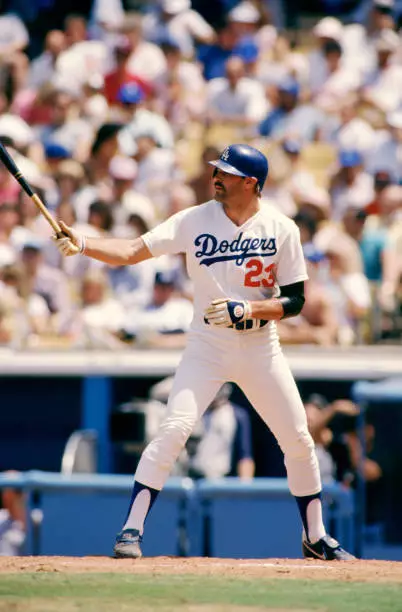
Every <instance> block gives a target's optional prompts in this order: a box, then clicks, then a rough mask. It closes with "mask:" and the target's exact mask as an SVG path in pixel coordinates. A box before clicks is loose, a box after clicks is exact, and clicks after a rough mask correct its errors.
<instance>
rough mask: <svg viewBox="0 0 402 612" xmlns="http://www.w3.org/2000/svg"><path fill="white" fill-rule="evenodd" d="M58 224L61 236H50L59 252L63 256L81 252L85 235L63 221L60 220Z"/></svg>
mask: <svg viewBox="0 0 402 612" xmlns="http://www.w3.org/2000/svg"><path fill="white" fill-rule="evenodd" d="M59 225H60V227H61V229H62V231H63V236H61V237H59V236H57V235H56V234H54V235H53V236H52V238H53V240H54V241H55V243H56V246H57V248H58V249H59V251H60V253H61V254H62V255H64V256H65V257H70V256H71V255H78V253H83V252H84V250H85V236H83V235H82V234H80V233H79V232H77V231H76V230H74V229H73V228H72V227H70V226H69V225H66V224H65V223H63V221H60V222H59Z"/></svg>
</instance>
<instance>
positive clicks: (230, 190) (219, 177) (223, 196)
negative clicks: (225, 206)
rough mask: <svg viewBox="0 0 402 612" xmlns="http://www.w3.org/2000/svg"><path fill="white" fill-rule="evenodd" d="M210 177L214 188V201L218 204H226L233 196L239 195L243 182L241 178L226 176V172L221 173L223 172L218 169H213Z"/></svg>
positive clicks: (231, 175) (232, 175)
mask: <svg viewBox="0 0 402 612" xmlns="http://www.w3.org/2000/svg"><path fill="white" fill-rule="evenodd" d="M212 176H213V181H214V188H215V195H214V198H215V200H217V201H218V202H227V201H228V200H229V199H230V198H231V197H232V196H233V195H236V196H238V195H239V192H240V191H241V189H242V183H243V181H244V179H243V177H242V176H235V175H234V174H228V173H227V172H223V170H219V168H215V170H214V172H213V175H212Z"/></svg>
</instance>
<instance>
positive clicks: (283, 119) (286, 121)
mask: <svg viewBox="0 0 402 612" xmlns="http://www.w3.org/2000/svg"><path fill="white" fill-rule="evenodd" d="M277 89H278V103H277V104H276V106H275V107H274V108H273V109H272V110H271V111H270V112H269V113H268V115H267V117H266V118H265V119H264V120H263V121H262V122H261V124H260V126H259V133H260V135H261V136H268V137H270V138H273V139H274V140H277V141H280V140H282V139H283V138H297V139H299V140H301V141H302V142H306V141H312V140H315V139H316V137H317V133H318V130H319V129H320V127H321V124H322V121H323V117H322V116H321V114H320V112H319V111H318V110H317V109H316V108H315V107H314V106H311V105H310V104H299V97H300V86H299V84H298V83H297V81H295V80H294V79H293V78H286V79H285V80H283V81H281V82H280V83H279V85H278V88H277Z"/></svg>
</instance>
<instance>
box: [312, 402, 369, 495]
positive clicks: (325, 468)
mask: <svg viewBox="0 0 402 612" xmlns="http://www.w3.org/2000/svg"><path fill="white" fill-rule="evenodd" d="M304 407H305V410H306V416H307V423H308V428H309V431H310V433H311V436H312V438H313V440H314V444H315V450H316V454H317V459H318V465H319V468H320V475H321V480H322V482H323V484H332V483H333V482H341V483H342V484H343V485H344V486H346V487H350V486H351V484H352V483H353V481H354V480H355V466H352V462H351V458H350V455H349V448H348V445H347V443H346V442H345V441H344V440H343V439H342V437H341V436H339V435H334V432H333V431H332V430H331V428H330V424H331V421H332V420H333V419H334V418H336V416H337V415H346V416H356V415H358V414H359V408H358V407H357V406H356V404H354V403H353V402H351V401H350V400H346V399H344V400H342V399H341V400H335V401H334V402H331V403H329V402H328V401H327V400H326V398H325V397H324V396H322V395H319V394H318V393H313V394H312V395H310V396H309V397H308V398H307V399H306V401H305V402H304Z"/></svg>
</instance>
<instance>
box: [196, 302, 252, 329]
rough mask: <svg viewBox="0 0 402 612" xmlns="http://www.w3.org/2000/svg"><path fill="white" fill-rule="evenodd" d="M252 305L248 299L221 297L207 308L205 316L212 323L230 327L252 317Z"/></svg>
mask: <svg viewBox="0 0 402 612" xmlns="http://www.w3.org/2000/svg"><path fill="white" fill-rule="evenodd" d="M251 316H252V315H251V305H250V302H247V301H239V300H231V299H230V298H219V299H217V300H213V301H212V302H211V303H210V305H209V306H208V308H206V309H205V312H204V317H205V319H206V320H207V321H208V323H209V324H210V325H217V326H219V327H230V326H231V325H236V323H241V322H242V321H244V320H245V319H249V318H250V317H251Z"/></svg>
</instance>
